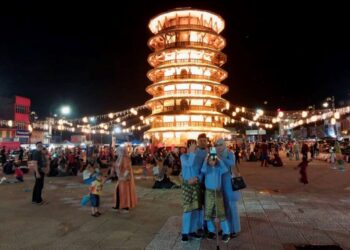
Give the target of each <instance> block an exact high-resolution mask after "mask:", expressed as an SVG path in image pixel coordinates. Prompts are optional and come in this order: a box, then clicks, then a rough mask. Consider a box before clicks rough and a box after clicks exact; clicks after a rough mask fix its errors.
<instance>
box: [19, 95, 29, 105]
mask: <svg viewBox="0 0 350 250" xmlns="http://www.w3.org/2000/svg"><path fill="white" fill-rule="evenodd" d="M15 104H17V105H22V106H28V107H30V99H29V98H27V97H22V96H16V101H15Z"/></svg>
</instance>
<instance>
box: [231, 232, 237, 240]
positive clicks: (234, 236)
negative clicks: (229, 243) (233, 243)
mask: <svg viewBox="0 0 350 250" xmlns="http://www.w3.org/2000/svg"><path fill="white" fill-rule="evenodd" d="M237 236H238V233H232V234H230V238H231V239H232V238H236V237H237Z"/></svg>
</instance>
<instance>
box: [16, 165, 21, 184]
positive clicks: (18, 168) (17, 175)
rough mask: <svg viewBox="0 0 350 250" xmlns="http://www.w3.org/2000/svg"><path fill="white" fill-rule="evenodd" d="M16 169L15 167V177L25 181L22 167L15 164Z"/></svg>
mask: <svg viewBox="0 0 350 250" xmlns="http://www.w3.org/2000/svg"><path fill="white" fill-rule="evenodd" d="M15 167H16V169H15V177H16V180H17V181H19V182H23V172H22V170H21V169H20V167H19V166H18V165H15Z"/></svg>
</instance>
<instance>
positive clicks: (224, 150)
mask: <svg viewBox="0 0 350 250" xmlns="http://www.w3.org/2000/svg"><path fill="white" fill-rule="evenodd" d="M215 144H222V145H223V151H221V152H220V151H219V150H217V149H216V152H217V155H218V156H219V158H221V159H222V158H226V157H227V156H228V151H227V147H226V143H225V140H224V139H222V138H219V139H217V140H216V143H215Z"/></svg>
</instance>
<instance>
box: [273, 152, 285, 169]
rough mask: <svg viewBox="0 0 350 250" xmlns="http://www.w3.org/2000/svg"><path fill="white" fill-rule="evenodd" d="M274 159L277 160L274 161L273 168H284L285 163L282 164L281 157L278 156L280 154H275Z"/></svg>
mask: <svg viewBox="0 0 350 250" xmlns="http://www.w3.org/2000/svg"><path fill="white" fill-rule="evenodd" d="M274 157H275V158H273V159H272V166H274V167H282V166H283V162H282V159H281V157H280V156H279V155H278V153H275V154H274Z"/></svg>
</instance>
